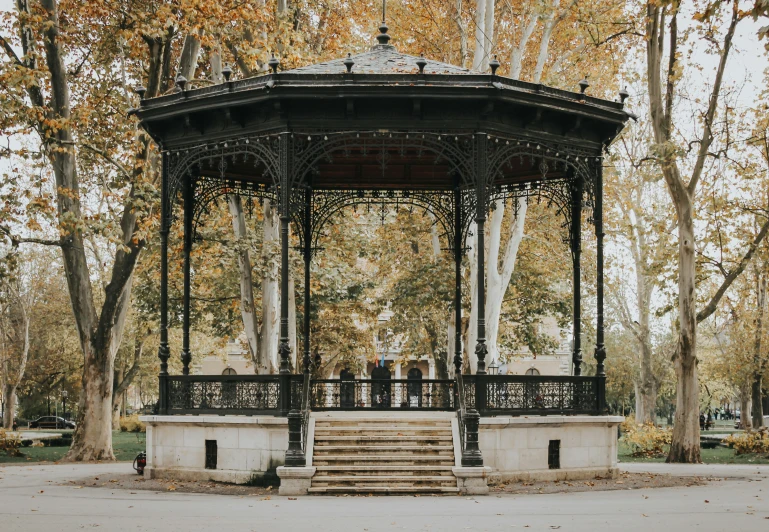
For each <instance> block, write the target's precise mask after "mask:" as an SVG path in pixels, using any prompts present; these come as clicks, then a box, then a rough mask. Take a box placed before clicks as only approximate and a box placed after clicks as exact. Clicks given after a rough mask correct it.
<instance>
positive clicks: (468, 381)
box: [464, 375, 605, 416]
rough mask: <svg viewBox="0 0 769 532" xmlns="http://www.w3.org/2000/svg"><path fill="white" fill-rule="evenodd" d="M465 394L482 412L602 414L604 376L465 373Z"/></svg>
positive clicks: (482, 413) (518, 414) (503, 413)
mask: <svg viewBox="0 0 769 532" xmlns="http://www.w3.org/2000/svg"><path fill="white" fill-rule="evenodd" d="M464 383H465V395H466V397H471V398H474V400H475V407H476V408H477V410H478V412H479V413H480V414H481V416H501V415H507V416H520V415H557V414H561V415H577V414H589V415H594V414H599V413H601V412H602V411H603V410H604V408H603V406H602V404H601V403H602V401H601V395H602V394H600V393H599V391H600V389H601V386H603V385H605V380H604V379H602V378H601V377H592V376H586V377H582V376H572V375H465V376H464Z"/></svg>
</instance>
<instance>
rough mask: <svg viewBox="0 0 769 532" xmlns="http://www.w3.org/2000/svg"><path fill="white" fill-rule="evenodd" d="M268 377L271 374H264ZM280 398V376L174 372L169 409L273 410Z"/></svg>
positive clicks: (260, 411) (259, 411)
mask: <svg viewBox="0 0 769 532" xmlns="http://www.w3.org/2000/svg"><path fill="white" fill-rule="evenodd" d="M264 377H268V378H264ZM279 399H280V383H279V381H278V376H277V375H275V376H272V375H269V376H261V375H254V376H250V375H244V376H240V375H237V376H213V377H207V376H197V375H189V376H173V377H169V378H168V410H169V413H174V414H176V413H198V414H202V413H211V412H214V413H232V414H235V413H271V412H277V410H278V407H279Z"/></svg>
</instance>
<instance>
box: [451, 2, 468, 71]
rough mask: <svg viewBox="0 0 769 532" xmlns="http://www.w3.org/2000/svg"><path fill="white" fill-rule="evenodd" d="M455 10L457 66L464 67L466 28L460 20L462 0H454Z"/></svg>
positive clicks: (465, 59)
mask: <svg viewBox="0 0 769 532" xmlns="http://www.w3.org/2000/svg"><path fill="white" fill-rule="evenodd" d="M456 2H457V5H456V10H455V12H454V23H455V24H456V25H457V31H458V32H459V57H460V60H459V66H462V67H464V66H465V63H466V62H467V28H465V24H464V23H463V22H462V0H456Z"/></svg>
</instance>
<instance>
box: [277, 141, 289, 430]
mask: <svg viewBox="0 0 769 532" xmlns="http://www.w3.org/2000/svg"><path fill="white" fill-rule="evenodd" d="M278 151H279V157H280V162H279V164H280V184H279V193H280V198H279V199H280V340H279V343H278V355H279V362H280V365H279V368H280V374H281V375H282V376H284V378H281V381H280V382H281V385H280V413H281V414H282V415H284V416H285V415H287V414H288V410H289V408H290V407H291V403H290V399H291V398H290V392H289V383H290V379H289V375H290V369H289V357H290V355H291V346H290V345H289V343H288V341H289V338H288V275H289V272H288V266H289V265H288V246H289V242H288V223H289V221H290V220H291V217H290V208H291V206H290V201H291V176H292V164H291V162H292V161H291V135H290V134H289V133H282V134H281V135H280V141H279V147H278Z"/></svg>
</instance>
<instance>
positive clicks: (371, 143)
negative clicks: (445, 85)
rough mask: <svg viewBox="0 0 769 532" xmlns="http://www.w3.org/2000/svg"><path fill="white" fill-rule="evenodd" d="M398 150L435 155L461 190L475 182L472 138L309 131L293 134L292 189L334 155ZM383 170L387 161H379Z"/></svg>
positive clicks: (466, 135) (443, 133) (425, 133)
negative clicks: (360, 151)
mask: <svg viewBox="0 0 769 532" xmlns="http://www.w3.org/2000/svg"><path fill="white" fill-rule="evenodd" d="M393 147H396V148H400V150H401V153H402V154H404V155H405V151H406V150H408V149H412V150H426V151H430V152H432V153H434V154H435V156H436V161H435V162H436V163H440V162H445V163H447V164H448V165H449V172H450V173H453V174H455V175H458V176H459V177H460V179H461V186H462V187H469V186H472V185H473V183H474V182H475V169H474V167H473V158H472V156H473V152H472V148H473V134H469V133H467V132H463V133H459V132H457V133H452V132H450V131H449V132H447V131H441V132H434V131H416V132H415V131H353V132H350V131H341V132H340V131H324V130H316V131H308V132H296V133H294V139H293V149H292V157H293V175H292V176H291V177H292V179H291V183H290V184H291V186H292V187H296V186H301V185H303V184H307V175H308V174H311V173H313V172H314V171H315V169H316V167H317V164H318V163H319V162H320V161H321V160H323V159H326V160H327V161H329V162H331V158H332V157H333V156H334V154H337V153H339V152H340V151H341V152H343V153H345V152H349V151H350V150H353V149H360V150H362V151H363V153H364V154H365V153H367V151H369V150H372V149H380V148H393ZM382 164H383V166H384V165H386V161H382Z"/></svg>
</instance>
